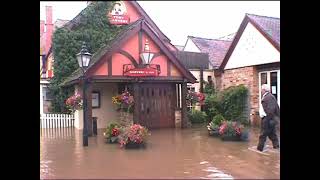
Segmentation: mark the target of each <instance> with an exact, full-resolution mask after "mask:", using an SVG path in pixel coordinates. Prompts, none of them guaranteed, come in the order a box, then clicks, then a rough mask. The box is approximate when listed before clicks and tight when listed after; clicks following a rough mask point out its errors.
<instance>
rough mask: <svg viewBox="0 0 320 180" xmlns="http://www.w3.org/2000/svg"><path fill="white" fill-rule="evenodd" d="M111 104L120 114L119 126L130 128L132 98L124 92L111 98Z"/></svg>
mask: <svg viewBox="0 0 320 180" xmlns="http://www.w3.org/2000/svg"><path fill="white" fill-rule="evenodd" d="M112 103H113V104H115V105H116V106H117V111H119V112H120V116H119V118H120V120H119V121H120V124H121V125H122V126H130V125H132V124H133V116H132V112H133V106H134V98H133V96H132V95H131V94H130V93H129V91H127V90H126V91H124V92H123V93H122V94H119V95H116V96H113V97H112Z"/></svg>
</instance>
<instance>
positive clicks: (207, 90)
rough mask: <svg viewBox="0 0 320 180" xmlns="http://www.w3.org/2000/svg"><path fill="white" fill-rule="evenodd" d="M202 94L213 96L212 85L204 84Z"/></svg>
mask: <svg viewBox="0 0 320 180" xmlns="http://www.w3.org/2000/svg"><path fill="white" fill-rule="evenodd" d="M203 92H204V93H205V94H208V95H212V94H214V93H215V89H214V86H213V84H209V83H207V82H206V83H205V84H204V89H203Z"/></svg>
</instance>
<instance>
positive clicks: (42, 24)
mask: <svg viewBox="0 0 320 180" xmlns="http://www.w3.org/2000/svg"><path fill="white" fill-rule="evenodd" d="M43 33H44V20H40V35H42V34H43Z"/></svg>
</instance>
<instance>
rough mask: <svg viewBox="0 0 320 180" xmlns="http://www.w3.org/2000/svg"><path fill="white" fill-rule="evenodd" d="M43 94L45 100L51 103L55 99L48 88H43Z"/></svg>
mask: <svg viewBox="0 0 320 180" xmlns="http://www.w3.org/2000/svg"><path fill="white" fill-rule="evenodd" d="M42 92H43V100H45V101H50V100H52V99H53V95H52V93H51V91H50V90H49V88H48V87H43V88H42Z"/></svg>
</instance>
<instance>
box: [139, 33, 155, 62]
mask: <svg viewBox="0 0 320 180" xmlns="http://www.w3.org/2000/svg"><path fill="white" fill-rule="evenodd" d="M153 56H154V53H151V52H150V47H149V43H148V40H147V39H146V43H145V45H144V52H143V53H141V54H140V57H141V59H142V61H143V64H146V65H149V64H150V62H151V60H152V58H153Z"/></svg>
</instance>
